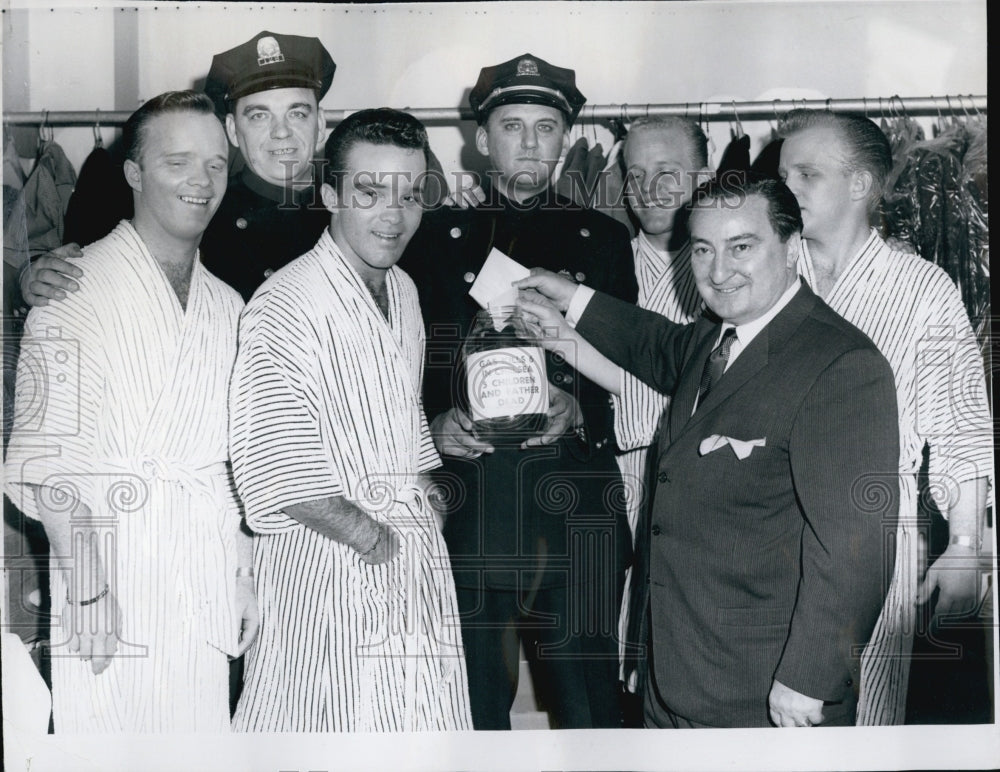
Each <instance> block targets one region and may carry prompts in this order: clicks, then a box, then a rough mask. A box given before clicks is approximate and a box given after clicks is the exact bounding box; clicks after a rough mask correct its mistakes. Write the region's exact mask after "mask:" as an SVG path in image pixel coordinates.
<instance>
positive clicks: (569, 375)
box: [562, 373, 573, 383]
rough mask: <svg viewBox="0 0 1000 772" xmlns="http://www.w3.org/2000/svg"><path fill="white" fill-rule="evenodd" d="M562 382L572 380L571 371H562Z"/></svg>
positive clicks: (570, 381)
mask: <svg viewBox="0 0 1000 772" xmlns="http://www.w3.org/2000/svg"><path fill="white" fill-rule="evenodd" d="M562 382H563V383H572V382H573V374H572V373H563V377H562Z"/></svg>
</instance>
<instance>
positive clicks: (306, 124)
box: [226, 88, 326, 187]
mask: <svg viewBox="0 0 1000 772" xmlns="http://www.w3.org/2000/svg"><path fill="white" fill-rule="evenodd" d="M325 126H326V120H325V118H324V117H323V112H322V111H321V110H320V109H319V107H318V106H317V104H316V94H315V93H314V92H313V91H312V89H308V88H277V89H272V90H270V91H260V92H258V93H256V94H250V95H249V96H245V97H240V98H239V99H237V100H236V104H235V105H233V111H232V112H231V113H229V115H227V116H226V132H227V133H228V135H229V140H230V142H232V143H233V144H234V145H236V146H237V147H238V148H239V149H240V151H241V152H242V153H243V158H244V159H246V162H247V165H248V166H249V167H250V168H251V169H252V170H253V172H254V174H256V175H257V176H258V177H260V178H261V179H263V180H266V181H267V182H270V183H271V184H272V185H280V186H282V187H284V186H286V185H307V184H310V183H312V181H313V167H312V163H311V162H312V159H313V155H314V154H315V152H316V147H317V144H318V142H319V137H320V134H322V132H323V129H324V127H325Z"/></svg>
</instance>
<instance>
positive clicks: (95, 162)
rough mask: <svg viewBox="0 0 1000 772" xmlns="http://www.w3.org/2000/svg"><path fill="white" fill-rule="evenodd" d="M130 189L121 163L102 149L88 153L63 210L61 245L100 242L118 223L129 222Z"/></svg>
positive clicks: (81, 244) (97, 148) (131, 205)
mask: <svg viewBox="0 0 1000 772" xmlns="http://www.w3.org/2000/svg"><path fill="white" fill-rule="evenodd" d="M132 211H133V201H132V189H131V188H130V187H129V186H128V183H127V182H126V181H125V174H124V172H123V171H122V162H121V161H120V160H117V159H115V158H114V156H112V155H111V153H109V152H108V151H107V150H105V149H104V148H103V147H95V148H94V149H93V150H92V151H90V155H88V156H87V160H86V161H84V162H83V166H81V167H80V178H79V179H78V180H77V181H76V189H75V190H74V191H73V195H72V196H70V199H69V205H68V207H67V209H66V218H65V227H64V229H63V243H65V244H68V243H70V242H75V243H77V244H79V245H80V246H86V245H87V244H92V243H94V242H95V241H97V240H98V239H103V238H104V237H105V236H107V235H108V234H109V233H111V231H112V230H114V227H115V226H116V225H117V224H118V223H119V222H120V221H121V220H130V219H132Z"/></svg>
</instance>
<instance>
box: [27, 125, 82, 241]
mask: <svg viewBox="0 0 1000 772" xmlns="http://www.w3.org/2000/svg"><path fill="white" fill-rule="evenodd" d="M74 185H76V172H75V171H74V170H73V165H72V164H71V163H70V162H69V159H68V158H66V154H65V153H64V152H63V149H62V148H61V147H59V145H58V144H56V143H55V142H51V141H45V142H42V144H41V146H40V147H39V151H38V159H37V160H36V161H35V166H34V168H33V169H32V170H31V174H29V175H28V180H27V182H25V183H24V201H25V208H26V211H27V217H28V249H29V250H30V252H31V254H32V255H38V254H43V253H45V252H49V251H51V250H53V249H55V248H56V247H58V246H61V245H62V243H63V238H62V237H63V218H64V217H65V216H66V207H67V205H68V204H69V198H70V196H71V195H72V193H73V186H74Z"/></svg>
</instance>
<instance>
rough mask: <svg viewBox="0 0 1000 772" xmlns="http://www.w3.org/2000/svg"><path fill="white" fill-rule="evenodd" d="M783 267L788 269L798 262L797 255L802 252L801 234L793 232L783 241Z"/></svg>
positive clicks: (793, 267)
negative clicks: (784, 250)
mask: <svg viewBox="0 0 1000 772" xmlns="http://www.w3.org/2000/svg"><path fill="white" fill-rule="evenodd" d="M785 249H786V250H787V251H786V252H785V267H786V268H790V269H795V266H796V264H797V263H798V262H799V255H801V254H802V234H801V233H798V232H796V233H793V234H792V235H791V236H789V237H788V241H787V242H785Z"/></svg>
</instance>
